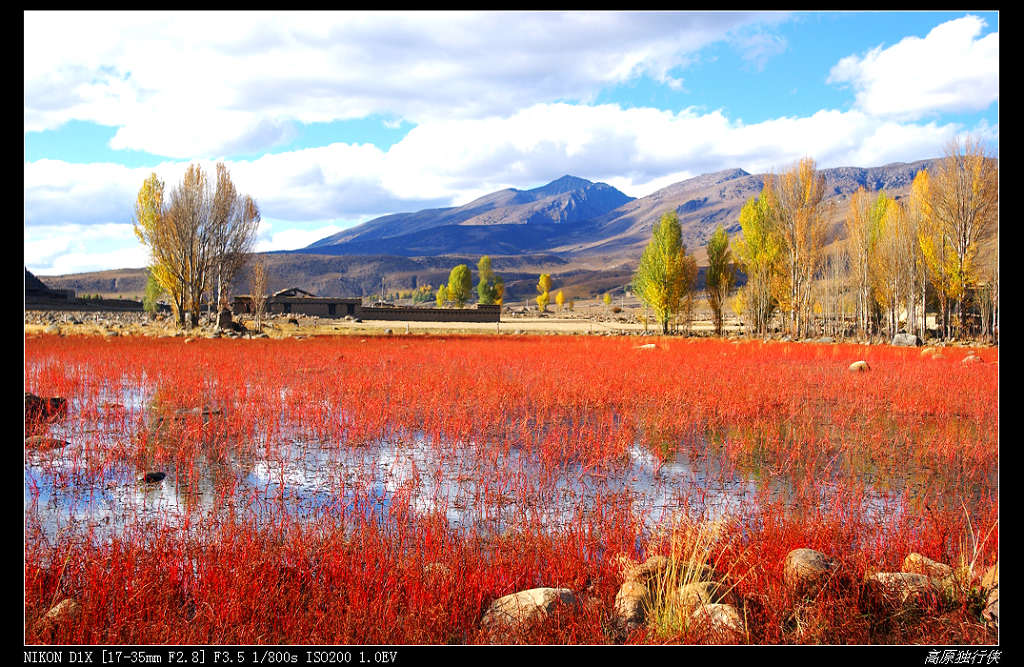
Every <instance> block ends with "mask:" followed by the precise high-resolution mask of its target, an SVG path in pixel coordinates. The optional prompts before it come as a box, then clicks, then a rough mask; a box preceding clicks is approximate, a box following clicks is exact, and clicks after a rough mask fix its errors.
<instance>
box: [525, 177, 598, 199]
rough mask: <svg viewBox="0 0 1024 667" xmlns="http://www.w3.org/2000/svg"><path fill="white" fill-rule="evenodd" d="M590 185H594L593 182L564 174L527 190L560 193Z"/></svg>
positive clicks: (549, 193) (544, 193) (543, 193)
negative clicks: (545, 183)
mask: <svg viewBox="0 0 1024 667" xmlns="http://www.w3.org/2000/svg"><path fill="white" fill-rule="evenodd" d="M590 185H594V183H593V182H592V181H588V180H587V179H585V178H580V177H578V176H571V175H569V174H566V175H564V176H562V177H560V178H556V179H555V180H553V181H551V182H550V183H548V184H547V185H542V186H540V187H539V188H532V189H530V190H527V192H530V193H535V194H539V195H542V196H549V195H560V194H563V193H565V192H572V191H573V190H582V189H583V188H586V187H588V186H590Z"/></svg>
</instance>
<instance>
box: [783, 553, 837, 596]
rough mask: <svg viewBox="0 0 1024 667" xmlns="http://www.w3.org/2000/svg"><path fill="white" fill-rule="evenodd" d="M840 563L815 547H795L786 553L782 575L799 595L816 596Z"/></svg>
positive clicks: (794, 592) (792, 591) (789, 587)
mask: <svg viewBox="0 0 1024 667" xmlns="http://www.w3.org/2000/svg"><path fill="white" fill-rule="evenodd" d="M838 566H839V563H838V562H837V561H836V560H835V559H832V558H829V557H828V556H826V555H825V554H823V553H821V552H820V551H815V550H814V549H806V548H804V549H794V550H792V551H790V552H789V554H787V555H786V561H785V563H784V565H783V572H782V577H783V580H784V581H785V582H786V587H787V588H788V589H789V591H790V592H791V593H793V594H794V595H796V596H798V597H814V596H815V595H816V594H817V593H818V591H820V590H821V587H822V586H823V585H824V584H825V583H826V582H828V580H829V579H830V578H831V577H832V576H833V574H834V573H835V572H836V569H837V568H838Z"/></svg>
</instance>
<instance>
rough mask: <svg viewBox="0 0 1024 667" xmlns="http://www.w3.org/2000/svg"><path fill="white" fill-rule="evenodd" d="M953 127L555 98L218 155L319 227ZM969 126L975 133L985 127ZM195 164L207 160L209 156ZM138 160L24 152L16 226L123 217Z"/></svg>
mask: <svg viewBox="0 0 1024 667" xmlns="http://www.w3.org/2000/svg"><path fill="white" fill-rule="evenodd" d="M964 129H965V128H963V127H962V126H959V125H956V124H952V123H948V124H938V123H934V122H931V123H927V124H919V123H918V124H915V123H906V122H898V121H895V120H891V119H888V120H887V119H879V118H876V117H874V116H871V115H869V114H866V113H864V112H862V111H859V110H851V111H837V110H826V111H820V112H817V113H815V114H812V115H810V116H804V117H785V118H779V119H773V120H768V121H764V122H761V123H754V124H744V123H742V122H739V121H734V120H731V119H730V118H729V117H727V116H726V115H725V114H724V113H722V112H721V111H717V110H716V111H712V112H708V113H699V112H698V111H695V110H693V109H684V110H682V111H679V112H676V113H673V112H671V111H663V110H658V109H651V108H629V109H624V108H622V107H620V106H618V105H615V104H606V105H574V104H564V103H557V104H539V105H534V106H531V107H528V108H526V109H523V110H521V111H518V112H516V113H513V114H510V115H508V116H502V117H490V118H482V119H475V120H461V121H458V122H456V121H454V120H434V121H428V122H424V123H422V124H420V125H418V126H417V127H416V128H414V129H413V130H412V131H410V132H409V134H408V135H406V136H405V137H404V138H403V139H402V140H401V141H399V142H398V143H396V144H394V145H393V146H391V147H390V148H389V149H388V150H382V149H380V148H378V147H376V146H373V145H370V144H345V143H336V144H331V145H329V146H324V147H319V148H309V149H304V150H298V151H291V152H286V153H280V154H270V155H265V156H263V157H261V158H259V159H256V160H248V161H229V162H228V167H229V169H230V171H231V175H232V179H233V180H234V182H235V185H236V187H237V188H238V189H239V191H241V192H245V193H247V194H251V195H252V196H253V197H255V198H256V200H257V203H258V204H259V206H260V210H261V211H262V213H263V216H264V217H265V218H267V219H273V220H278V221H292V222H295V221H302V222H308V223H313V224H316V225H317V226H323V225H324V224H327V223H332V224H335V221H339V220H343V221H355V220H365V219H368V218H370V217H375V216H378V215H384V214H387V213H394V212H399V211H415V210H420V209H423V208H432V207H441V206H453V205H460V204H463V203H466V202H468V201H470V200H471V199H473V198H474V197H477V196H479V195H482V194H485V193H488V192H492V191H494V190H498V189H501V188H505V187H518V188H526V187H532V186H535V185H540V184H542V183H546V182H548V181H550V180H553V179H555V178H558V177H559V176H561V175H563V174H566V173H569V174H574V175H578V176H582V177H585V178H588V179H591V180H603V181H606V182H609V183H611V184H613V185H616V186H617V187H619V188H620V189H622V190H623V191H624V192H626V193H627V194H630V195H633V196H644V195H646V194H649V193H650V192H651V191H653V190H654V189H656V188H657V187H660V186H661V185H667V184H668V183H666V182H665V181H666V179H668V178H676V177H677V176H678V177H679V178H676V180H680V179H681V178H685V177H687V176H688V175H689V176H692V175H697V174H701V173H706V172H711V171H717V170H721V169H728V168H733V167H741V168H743V169H746V170H747V171H751V172H764V171H770V170H772V169H774V168H777V167H781V166H786V165H788V163H789V162H791V161H793V160H796V159H798V158H800V157H802V156H805V155H810V156H812V157H814V158H815V159H816V160H817V161H818V164H819V165H821V166H823V167H834V166H878V165H881V164H885V163H887V162H892V161H898V160H916V159H921V158H923V157H933V156H938V155H940V154H941V150H942V147H943V145H944V144H945V142H946V141H948V140H949V139H950V138H952V137H953V136H955V135H956V134H959V133H962V132H963V131H964ZM981 129H982V130H983V132H984V133H986V134H987V135H988V136H996V133H997V131H998V128H997V127H989V126H987V125H986V126H984V127H983V128H981ZM186 164H187V163H185V162H167V163H164V164H162V165H159V166H158V167H157V168H156V169H155V171H156V172H157V175H158V176H160V177H161V178H162V179H163V180H164V181H165V182H166V183H167V184H168V187H171V186H173V185H175V184H177V183H178V182H179V181H180V180H181V177H182V174H183V173H184V170H185V166H186ZM200 164H202V165H203V166H204V168H205V169H206V170H207V171H208V172H210V173H212V172H213V169H214V165H213V163H212V162H211V161H204V162H201V163H200ZM151 171H153V170H152V169H147V168H128V167H124V166H120V165H112V164H111V165H80V164H69V163H65V162H60V161H55V160H40V161H37V162H31V163H26V165H25V199H26V206H25V209H26V213H25V220H26V224H27V225H29V226H32V225H41V224H53V223H59V222H71V223H76V224H90V223H91V224H99V223H104V222H122V223H127V222H129V221H130V219H131V214H132V210H133V206H134V202H135V196H136V194H137V193H138V189H139V187H140V185H141V183H142V181H143V180H144V179H145V178H146V177H147V176H148V175H149V173H150V172H151ZM670 182H671V181H670ZM317 221H319V222H317ZM277 231H280V230H277Z"/></svg>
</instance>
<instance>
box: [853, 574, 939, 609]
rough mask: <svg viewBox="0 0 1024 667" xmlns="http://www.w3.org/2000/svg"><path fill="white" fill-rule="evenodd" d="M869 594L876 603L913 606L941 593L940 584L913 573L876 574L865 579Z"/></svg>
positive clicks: (925, 576)
mask: <svg viewBox="0 0 1024 667" xmlns="http://www.w3.org/2000/svg"><path fill="white" fill-rule="evenodd" d="M864 583H865V584H866V585H867V589H868V593H869V595H871V597H872V598H874V599H875V600H876V601H881V602H885V603H888V604H895V605H896V606H903V607H906V606H913V605H916V604H919V603H922V602H924V601H926V600H928V599H929V598H932V599H935V598H937V596H938V595H939V593H940V588H941V586H940V583H939V582H938V581H937V580H936V579H933V578H932V577H929V576H928V575H926V574H916V573H913V572H876V573H874V574H869V575H868V576H866V577H865V578H864Z"/></svg>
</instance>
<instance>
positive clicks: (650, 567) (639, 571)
mask: <svg viewBox="0 0 1024 667" xmlns="http://www.w3.org/2000/svg"><path fill="white" fill-rule="evenodd" d="M668 565H669V560H668V557H667V556H662V555H660V554H657V555H654V556H651V557H650V558H648V559H647V560H646V561H644V562H643V563H640V564H639V565H634V566H632V567H629V568H627V569H626V571H625V580H626V581H636V582H639V583H641V584H644V585H646V584H647V583H648V582H649V581H650V580H651V579H653V578H654V577H656V576H659V575H661V573H663V572H664V571H665V569H666V568H668Z"/></svg>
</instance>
